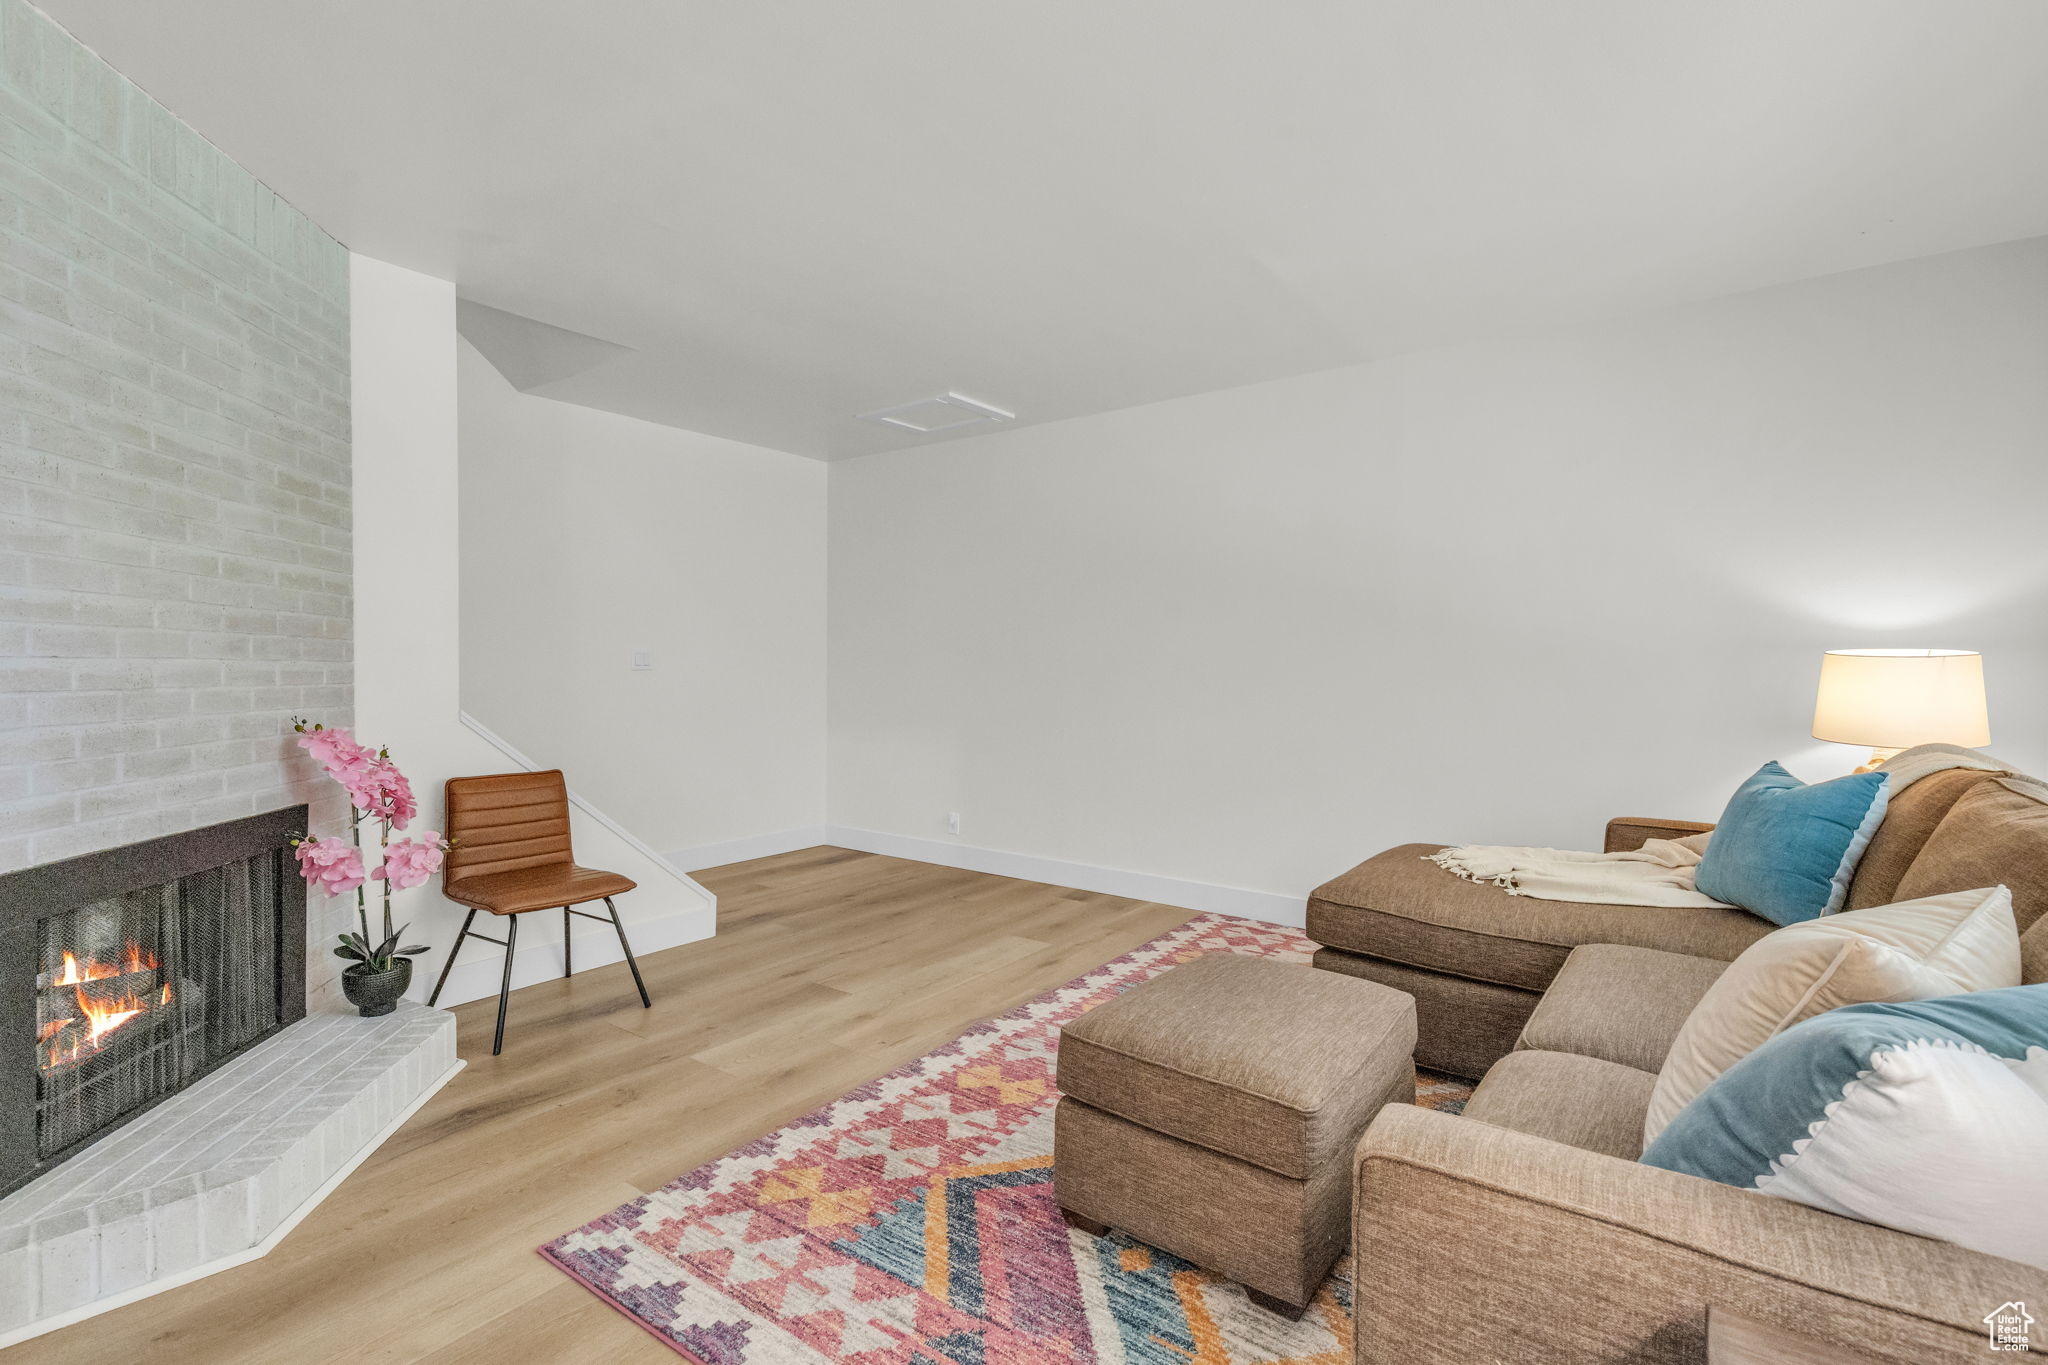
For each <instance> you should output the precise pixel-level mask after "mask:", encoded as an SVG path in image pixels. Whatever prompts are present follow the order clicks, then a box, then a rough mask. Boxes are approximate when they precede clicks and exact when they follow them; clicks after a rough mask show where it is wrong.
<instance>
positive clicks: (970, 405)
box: [860, 393, 1017, 432]
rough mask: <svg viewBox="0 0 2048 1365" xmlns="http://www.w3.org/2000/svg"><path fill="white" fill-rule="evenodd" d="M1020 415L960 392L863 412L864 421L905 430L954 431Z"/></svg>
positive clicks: (1003, 420)
mask: <svg viewBox="0 0 2048 1365" xmlns="http://www.w3.org/2000/svg"><path fill="white" fill-rule="evenodd" d="M1016 415H1017V414H1016V413H1014V412H1004V411H1003V410H1002V409H1001V408H992V407H990V406H989V405H988V404H986V403H977V402H975V401H974V400H973V399H972V398H964V397H962V396H961V395H959V394H957V393H942V394H940V395H938V396H937V397H936V398H920V399H918V400H917V401H916V402H915V403H902V404H899V405H897V406H896V407H893V408H881V409H878V410H877V411H874V412H864V413H862V414H861V415H860V420H861V421H863V422H883V423H886V424H887V425H889V426H892V427H902V428H903V429H904V430H905V431H919V432H927V431H954V430H957V429H958V428H960V427H972V426H982V425H986V424H989V423H994V422H1007V421H1009V420H1010V419H1011V418H1012V417H1015V416H1016Z"/></svg>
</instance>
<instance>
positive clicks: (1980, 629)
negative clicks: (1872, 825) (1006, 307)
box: [830, 240, 2048, 913]
mask: <svg viewBox="0 0 2048 1365" xmlns="http://www.w3.org/2000/svg"><path fill="white" fill-rule="evenodd" d="M2044 375H2048V240H2036V241H2031V242H2025V243H2018V244H2012V245H2007V246H2001V247H1995V248H1988V249H1984V250H1979V251H1972V252H1965V253H1958V254H1955V255H1950V256H1944V257H1936V258H1930V259H1927V260H1922V261H1916V262H1910V263H1906V264H1902V265H1896V266H1888V267H1883V268H1880V269H1875V270H1869V271H1862V272H1857V273H1853V274H1846V275H1839V276H1834V277H1830V278H1824V279H1818V280H1812V281H1807V282H1803V283H1800V284H1796V285H1790V286H1785V287H1780V288H1774V289H1770V290H1766V291H1762V292H1759V293H1754V294H1748V295H1743V296H1739V297H1735V298H1729V299H1723V300H1718V301H1715V302H1711V303H1704V304H1699V305H1696V306H1691V307H1686V308H1681V309H1676V310H1670V311H1665V312H1660V313H1657V314H1654V315H1650V316H1644V317H1639V318H1635V319H1631V320H1627V321H1619V322H1613V323H1608V324H1603V325H1598V326H1592V327H1586V328H1583V329H1579V330H1575V331H1572V332H1568V333H1565V334H1562V335H1553V336H1544V337H1530V338H1518V339H1510V340H1503V341H1500V342H1499V343H1497V344H1490V345H1478V346H1464V347H1459V348H1456V349H1451V350H1442V351H1436V352H1430V353H1425V354H1418V355H1413V356H1408V357H1403V358H1399V359H1395V360H1391V361H1386V362H1382V363H1377V364H1371V365H1365V366H1359V367H1354V368H1348V369H1343V370H1337V371H1331V372H1327V373H1323V374H1317V375H1311V376H1307V377H1302V378H1296V379H1291V380H1285V381H1280V382H1275V383H1269V384H1261V385H1257V386H1253V387H1248V388H1242V389H1235V390H1229V391H1225V392H1219V393H1212V394H1208V395H1204V396H1200V397H1196V398H1190V399H1184V400H1178V401H1174V402H1170V403H1164V404H1159V405H1155V406H1151V407H1146V408H1139V409H1132V410H1126V411H1122V412H1117V413H1112V414H1107V415H1103V416H1099V417H1091V418H1083V419H1078V420H1074V421H1069V422H1063V423H1058V424H1053V425H1048V426H1043V427H1037V428H1029V429H1022V430H1017V431H1014V432H1008V433H998V434H994V435H989V436H984V437H981V438H978V439H975V440H971V441H962V442H955V443H950V444H945V445H940V446H935V447H929V448H925V449H920V450H913V451H907V452H903V453H900V454H894V455H882V456H874V457H870V458H867V459H862V460H856V461H852V462H849V463H843V464H839V465H835V466H834V467H833V470H832V488H831V527H830V539H831V564H830V580H831V602H830V635H831V649H830V657H831V671H832V691H831V712H830V716H831V719H830V731H831V763H830V778H831V799H830V811H831V814H830V819H831V821H832V823H833V824H834V825H835V826H838V827H844V828H843V829H841V830H840V832H839V835H838V837H839V841H841V842H848V843H855V844H861V843H866V844H868V845H870V846H875V847H888V848H894V849H897V850H900V851H909V850H910V849H911V848H912V847H915V846H912V845H907V844H904V843H903V842H902V840H903V838H904V837H905V836H913V837H917V838H921V839H929V840H934V841H937V842H935V843H934V844H931V845H926V846H922V847H924V848H925V849H926V853H927V856H934V857H946V856H955V857H958V858H960V859H961V860H963V861H968V862H970V863H971V862H973V861H974V860H975V858H977V857H981V856H982V855H977V854H973V853H971V852H966V851H964V850H968V849H972V848H978V849H983V850H986V849H997V850H1007V851H1010V852H1014V853H1021V854H1028V855H1035V856H1037V857H1041V858H1049V859H1059V860H1067V861H1071V862H1075V863H1082V864H1094V865H1099V866H1101V867H1108V868H1121V869H1130V870H1134V871H1137V872H1142V873H1149V874H1156V875H1161V876H1169V877H1178V878H1185V879H1190V880H1192V881H1195V882H1199V883H1210V884H1220V885H1223V886H1235V887H1245V888H1252V889H1254V890H1258V891H1266V892H1274V893H1281V894H1282V895H1285V896H1288V897H1297V896H1299V895H1300V894H1301V893H1303V892H1305V891H1306V890H1307V889H1309V888H1310V887H1312V886H1314V885H1315V884H1316V883H1317V882H1319V881H1321V880H1323V879H1324V878H1326V877H1328V876H1330V875H1332V874H1334V873H1336V872H1339V871H1342V870H1343V869H1344V868H1346V867H1348V866H1350V865H1351V864H1352V863H1353V862H1355V861H1357V860H1358V859H1359V858H1361V857H1364V856H1366V855H1368V854H1370V853H1373V852H1375V851H1377V850H1379V849H1381V848H1384V847H1386V846H1387V845H1389V844H1391V843H1395V842H1399V841H1403V840H1409V839H1442V840H1479V841H1494V842H1510V843H1550V844H1560V845H1565V846H1571V847H1593V846H1597V843H1596V841H1597V840H1598V838H1599V837H1600V825H1601V823H1602V822H1603V821H1604V820H1605V819H1606V818H1607V817H1608V816H1610V815H1614V814H1623V813H1629V814H1663V815H1679V816H1695V817H1701V818H1708V819H1711V818H1713V817H1714V816H1715V815H1716V814H1717V813H1718V811H1719V808H1720V804H1721V802H1722V801H1723V800H1724V799H1725V798H1726V795H1727V793H1728V792H1729V791H1730V790H1732V788H1733V787H1734V785H1735V784H1736V782H1737V781H1739V780H1740V779H1741V778H1742V777H1743V776H1745V775H1746V774H1747V773H1749V772H1750V771H1751V770H1753V769H1754V768H1755V767H1756V765H1757V764H1759V763H1760V762H1762V761H1763V760H1764V759H1766V758H1770V757H1773V756H1776V757H1780V758H1782V759H1784V760H1785V761H1787V762H1788V763H1789V764H1790V765H1792V766H1793V767H1794V769H1795V770H1796V771H1800V772H1801V773H1802V774H1804V775H1807V776H1810V777H1819V776H1825V775H1831V774H1833V773H1837V772H1841V771H1846V770H1847V769H1848V768H1849V767H1851V766H1853V764H1854V762H1855V761H1856V756H1855V755H1854V754H1852V753H1849V752H1848V751H1845V750H1840V749H1835V748H1833V747H1832V746H1826V745H1820V744H1816V743H1815V742H1814V741H1813V740H1811V739H1810V738H1808V736H1807V722H1808V720H1809V718H1810V713H1811V706H1812V701H1813V685H1814V680H1815V676H1816V672H1817V669H1818V664H1819V658H1818V655H1819V652H1820V651H1821V650H1822V649H1824V648H1828V647H1840V646H1860V645H1882V644H1909V645H1921V644H1925V645H1937V646H1950V647H1963V648H1977V649H1981V650H1983V651H1984V653H1985V656H1986V670H1987V675H1988V677H1989V680H1990V688H1991V706H1992V728H1993V734H1994V740H1995V742H1994V744H1993V745H1992V746H1991V747H1992V750H1993V752H1997V753H2000V754H2004V755H2006V756H2009V757H2011V758H2013V759H2014V760H2016V761H2019V762H2021V763H2023V764H2026V765H2027V766H2030V767H2033V768H2035V769H2036V770H2041V769H2044V768H2048V716H2044V713H2043V705H2042V698H2043V695H2044V685H2048V539H2044V538H2043V536H2042V535H2041V529H2040V528H2041V524H2042V522H2041V509H2042V507H2043V506H2044V505H2048V384H2044V382H2043V376H2044ZM948 811H959V812H961V814H962V817H963V821H964V823H963V826H962V831H961V834H960V835H959V836H958V837H957V838H954V837H951V836H948V835H947V834H946V833H945V832H944V831H945V826H944V823H943V822H944V819H945V815H946V812H948ZM861 831H867V832H868V833H866V834H862V833H860V832H861ZM877 836H880V837H877ZM948 845H952V846H954V849H953V852H952V853H951V854H950V855H949V854H948V853H947V846H948ZM983 861H986V859H985V858H983ZM1074 879H1076V880H1078V878H1074ZM1186 899H1189V900H1192V899H1198V898H1197V897H1192V896H1191V897H1188V898H1186ZM1275 903H1276V904H1280V905H1281V906H1282V908H1281V909H1277V910H1274V911H1273V913H1285V912H1286V911H1285V908H1284V902H1277V901H1276V902H1275Z"/></svg>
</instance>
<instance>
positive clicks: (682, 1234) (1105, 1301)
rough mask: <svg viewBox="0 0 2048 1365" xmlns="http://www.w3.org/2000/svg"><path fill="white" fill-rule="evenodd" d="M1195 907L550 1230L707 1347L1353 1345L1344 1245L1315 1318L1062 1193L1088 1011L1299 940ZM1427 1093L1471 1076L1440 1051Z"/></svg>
mask: <svg viewBox="0 0 2048 1365" xmlns="http://www.w3.org/2000/svg"><path fill="white" fill-rule="evenodd" d="M1313 947H1314V945H1312V944H1311V943H1309V942H1308V940H1306V939H1304V938H1303V937H1302V936H1301V935H1300V934H1299V933H1298V932H1296V931H1295V930H1292V929H1288V928H1285V927H1284V926H1280V925H1274V924H1268V923H1264V922H1262V921H1257V920H1245V919H1237V918H1234V917H1232V916H1228V915H1198V916H1196V917H1195V918H1194V919H1191V920H1189V921H1188V922H1187V923H1185V924H1183V925H1180V926H1179V927H1178V928H1175V929H1172V930H1169V931H1168V932H1167V933H1165V934H1162V935H1160V936H1159V937H1158V938H1156V939H1153V940H1152V941H1151V942H1149V943H1147V944H1145V945H1144V946H1143V947H1141V948H1138V949H1136V950H1135V951H1133V952H1130V953H1127V954H1125V955H1124V956H1123V957H1120V958H1118V959H1116V960H1115V961H1114V962H1107V963H1104V964H1103V965H1102V966H1100V967H1098V968H1096V969H1095V970H1094V971H1091V972H1089V973H1087V974H1086V975H1084V976H1081V977H1079V978H1077V979H1075V980H1073V981H1070V982H1068V983H1067V984H1066V985H1064V986H1061V987H1059V988H1057V989H1056V990H1052V991H1048V992H1046V993H1045V994H1044V995H1041V996H1039V997H1037V998H1036V999H1033V1000H1030V1001H1027V1002H1026V1003H1025V1004H1023V1005H1021V1006H1019V1007H1018V1008H1016V1009H1014V1010H1012V1011H1010V1012H1009V1013H1008V1014H1004V1015H1001V1016H999V1017H997V1018H993V1019H985V1020H983V1021H981V1022H980V1023H978V1024H975V1025H974V1026H973V1027H971V1028H969V1029H968V1030H967V1031H966V1032H965V1033H963V1034H961V1035H960V1036H959V1037H958V1038H956V1039H954V1040H953V1041H952V1042H950V1043H948V1044H946V1045H945V1046H944V1047H941V1048H939V1049H938V1050H936V1051H934V1052H931V1053H929V1054H927V1055H926V1056H923V1057H920V1058H918V1059H917V1060H916V1061H914V1062H912V1063H910V1064H909V1065H907V1066H904V1067H901V1068H899V1069H898V1070H896V1071H893V1072H891V1073H889V1074H888V1075H886V1076H882V1077H880V1078H878V1079H876V1080H873V1081H870V1082H869V1083H868V1084H866V1085H863V1086H861V1087H860V1088H859V1089H857V1090H854V1091H852V1092H850V1093H848V1094H846V1095H842V1096H840V1097H839V1098H838V1099H836V1100H833V1101H832V1102H831V1103H829V1104H827V1105H825V1106H824V1107H822V1108H820V1109H818V1110H816V1111H814V1112H813V1113H810V1114H807V1115H805V1116H804V1117H802V1118H800V1119H797V1120H796V1121H795V1122H793V1123H790V1124H788V1125H786V1126H784V1127H782V1128H779V1129H777V1130H776V1131H775V1132H772V1133H769V1134H767V1135H766V1136H764V1137H761V1138H759V1139H757V1140H756V1141H754V1142H750V1143H748V1144H747V1145H746V1146H745V1147H742V1148H740V1149H739V1150H738V1151H736V1152H732V1153H729V1154H727V1155H726V1156H723V1157H721V1158H719V1159H718V1160H716V1161H713V1162H711V1163H709V1164H708V1165H705V1166H702V1167H699V1168H698V1169H697V1170H694V1171H691V1172H690V1173H689V1174H687V1175H684V1176H682V1177H681V1178H679V1179H677V1180H675V1181H674V1182H672V1183H670V1184H669V1185H667V1186H665V1187H663V1188H662V1189H660V1190H657V1191H655V1192H654V1193H652V1194H648V1195H644V1196H642V1197H641V1198H639V1199H636V1200H634V1201H632V1202H631V1203H629V1204H624V1205H622V1206H620V1207H619V1208H616V1209H614V1210H612V1211H611V1212H610V1213H608V1214H606V1215H605V1216H604V1217H602V1218H599V1219H597V1220H596V1221H595V1222H592V1223H590V1224H588V1225H586V1226H584V1227H582V1228H579V1229H577V1230H576V1231H575V1232H572V1233H569V1234H567V1235H566V1236H563V1237H560V1238H557V1239H556V1240H554V1241H552V1242H550V1243H548V1244H547V1245H546V1246H544V1247H542V1248H541V1249H540V1254H541V1255H543V1256H545V1257H547V1259H548V1260H550V1261H552V1262H553V1263H554V1264H555V1265H556V1266H558V1267H560V1268H561V1269H562V1270H563V1271H565V1272H567V1273H568V1274H569V1275H571V1276H573V1277H574V1278H575V1279H576V1280H578V1281H579V1282H581V1283H582V1284H583V1285H584V1286H586V1287H587V1288H589V1289H590V1290H591V1291H592V1292H593V1293H596V1294H597V1295H599V1296H600V1297H602V1298H603V1299H605V1300H606V1301H607V1302H609V1303H610V1304H612V1306H614V1307H615V1308H617V1309H618V1310H619V1311H620V1312H622V1313H624V1314H626V1315H627V1316H628V1317H630V1318H632V1319H633V1320H634V1321H635V1322H637V1323H638V1324H639V1325H640V1326H642V1327H644V1328H645V1329H647V1331H648V1332H650V1333H652V1334H653V1335H654V1336H655V1337H656V1338H657V1339H658V1340H660V1341H661V1342H663V1343H664V1344H666V1345H668V1346H669V1347H671V1348H672V1349H674V1350H675V1351H677V1352H678V1353H680V1354H681V1355H683V1356H685V1357H687V1358H689V1359H691V1360H694V1361H697V1362H699V1365H785V1362H788V1363H790V1365H794V1362H799V1361H804V1362H809V1361H832V1362H842V1363H843V1365H1092V1363H1093V1362H1113V1363H1114V1365H1252V1363H1253V1362H1276V1363H1277V1362H1296V1363H1298V1365H1347V1362H1348V1361H1349V1360H1350V1357H1351V1283H1350V1266H1349V1263H1348V1261H1349V1258H1348V1257H1347V1258H1346V1260H1345V1261H1344V1262H1340V1263H1339V1265H1338V1267H1337V1269H1336V1271H1335V1272H1334V1273H1333V1274H1332V1275H1331V1277H1330V1279H1329V1281H1328V1282H1326V1283H1325V1284H1324V1286H1323V1288H1322V1291H1321V1293H1320V1294H1319V1295H1318V1297H1317V1299H1316V1302H1315V1303H1314V1305H1313V1306H1312V1307H1311V1308H1310V1309H1309V1311H1308V1313H1307V1314H1305V1315H1304V1316H1303V1317H1302V1319H1301V1321H1299V1322H1287V1321H1285V1320H1283V1319H1281V1318H1279V1317H1278V1316H1276V1315H1274V1314H1272V1313H1268V1312H1266V1311H1265V1310H1263V1309H1260V1308H1257V1307H1254V1306H1253V1305H1252V1304H1251V1303H1250V1302H1249V1301H1248V1300H1247V1299H1246V1298H1245V1295H1244V1291H1243V1290H1242V1289H1241V1288H1239V1287H1238V1286H1236V1285H1235V1284H1232V1283H1230V1282H1229V1281H1227V1280H1223V1279H1220V1278H1219V1277H1217V1276H1215V1275H1212V1274H1209V1273H1208V1272H1206V1271H1203V1270H1201V1269H1199V1268H1197V1267H1195V1266H1192V1265H1190V1264H1188V1263H1187V1262H1185V1261H1182V1260H1179V1259H1177V1258H1175V1257H1173V1256H1170V1255H1168V1254H1167V1253H1165V1252H1163V1251H1159V1250H1156V1249H1154V1248H1152V1247H1147V1246H1144V1245H1142V1244H1139V1243H1136V1242H1133V1241H1132V1240H1130V1239H1129V1238H1128V1237H1125V1236H1123V1235H1122V1234H1119V1233H1115V1232H1112V1233H1111V1234H1110V1235H1108V1236H1106V1237H1100V1238H1098V1237H1090V1236H1088V1235H1086V1234H1085V1233H1081V1232H1078V1231H1076V1230H1074V1229H1071V1228H1069V1227H1067V1225H1066V1223H1065V1222H1064V1221H1063V1220H1062V1219H1061V1217H1060V1213H1059V1208H1058V1206H1057V1205H1056V1204H1055V1202H1054V1200H1053V1195H1052V1183H1051V1181H1052V1107H1053V1104H1054V1102H1055V1101H1056V1100H1057V1099H1058V1095H1057V1092H1056V1091H1055V1090H1054V1088H1053V1063H1054V1058H1055V1054H1056V1050H1057V1047H1058V1043H1059V1029H1060V1026H1061V1025H1062V1024H1064V1023H1067V1022H1068V1021H1070V1020H1071V1019H1073V1018H1074V1017H1075V1016H1077V1015H1079V1014H1080V1013H1082V1012H1083V1011H1084V1010H1087V1009H1089V1008H1091V1007H1092V1006H1094V1005H1097V1004H1100V1003H1101V1002H1103V1001H1104V1000H1107V999H1109V998H1110V997H1112V996H1114V995H1116V994H1117V993H1119V992H1121V991H1125V990H1128V989H1130V988H1131V987H1132V986H1134V985H1136V984H1138V983H1139V982H1140V981H1143V980H1146V979H1147V978H1148V977H1152V976H1156V975H1158V974H1159V973H1160V972H1163V971H1165V970H1166V969H1168V968H1169V967H1171V966H1173V965H1174V964H1176V963H1179V962H1185V961H1188V960H1189V959H1191V958H1195V957H1199V956H1202V955H1203V954H1206V953H1244V954H1249V955H1253V956H1260V957H1270V958H1275V959H1279V960H1283V961H1306V960H1307V957H1308V955H1309V953H1310V952H1311V951H1313ZM1417 1090H1418V1094H1417V1100H1418V1102H1419V1103H1422V1104H1425V1105H1428V1106H1431V1107H1435V1108H1446V1109H1453V1110H1455V1109H1457V1108H1460V1107H1462V1105H1463V1102H1464V1098H1465V1096H1466V1095H1467V1094H1469V1093H1470V1090H1471V1087H1469V1086H1467V1085H1465V1084H1464V1083H1463V1082H1460V1081H1454V1080H1451V1079H1449V1078H1447V1077H1435V1076H1431V1075H1429V1074H1428V1073H1424V1075H1423V1076H1422V1078H1421V1080H1420V1082H1419V1084H1418V1087H1417Z"/></svg>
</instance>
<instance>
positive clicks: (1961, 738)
mask: <svg viewBox="0 0 2048 1365" xmlns="http://www.w3.org/2000/svg"><path fill="white" fill-rule="evenodd" d="M1813 737H1814V738H1815V739H1824V740H1827V741H1829V742H1831V743H1834V744H1865V745H1869V746H1870V762H1869V763H1868V764H1866V765H1865V766H1864V767H1862V768H1859V769H1857V771H1858V772H1868V771H1870V769H1872V768H1875V767H1877V766H1878V765H1879V764H1882V763H1883V762H1884V761H1885V760H1887V759H1889V758H1890V757H1891V756H1892V755H1894V754H1896V753H1898V751H1899V750H1901V749H1909V748H1911V747H1912V746H1914V745H1915V744H1960V745H1963V746H1964V747H1966V748H1972V749H1974V748H1977V747H1979V746H1981V745H1985V744H1989V743H1990V742H1991V720H1990V717H1989V715H1988V714H1987V713H1986V711H1985V707H1984V656H1983V655H1981V654H1979V653H1977V652H1976V651H1975V650H1971V649H1831V650H1829V651H1827V652H1826V653H1825V654H1823V655H1821V659H1820V692H1819V695H1818V696H1816V697H1815V699H1814V703H1813Z"/></svg>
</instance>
